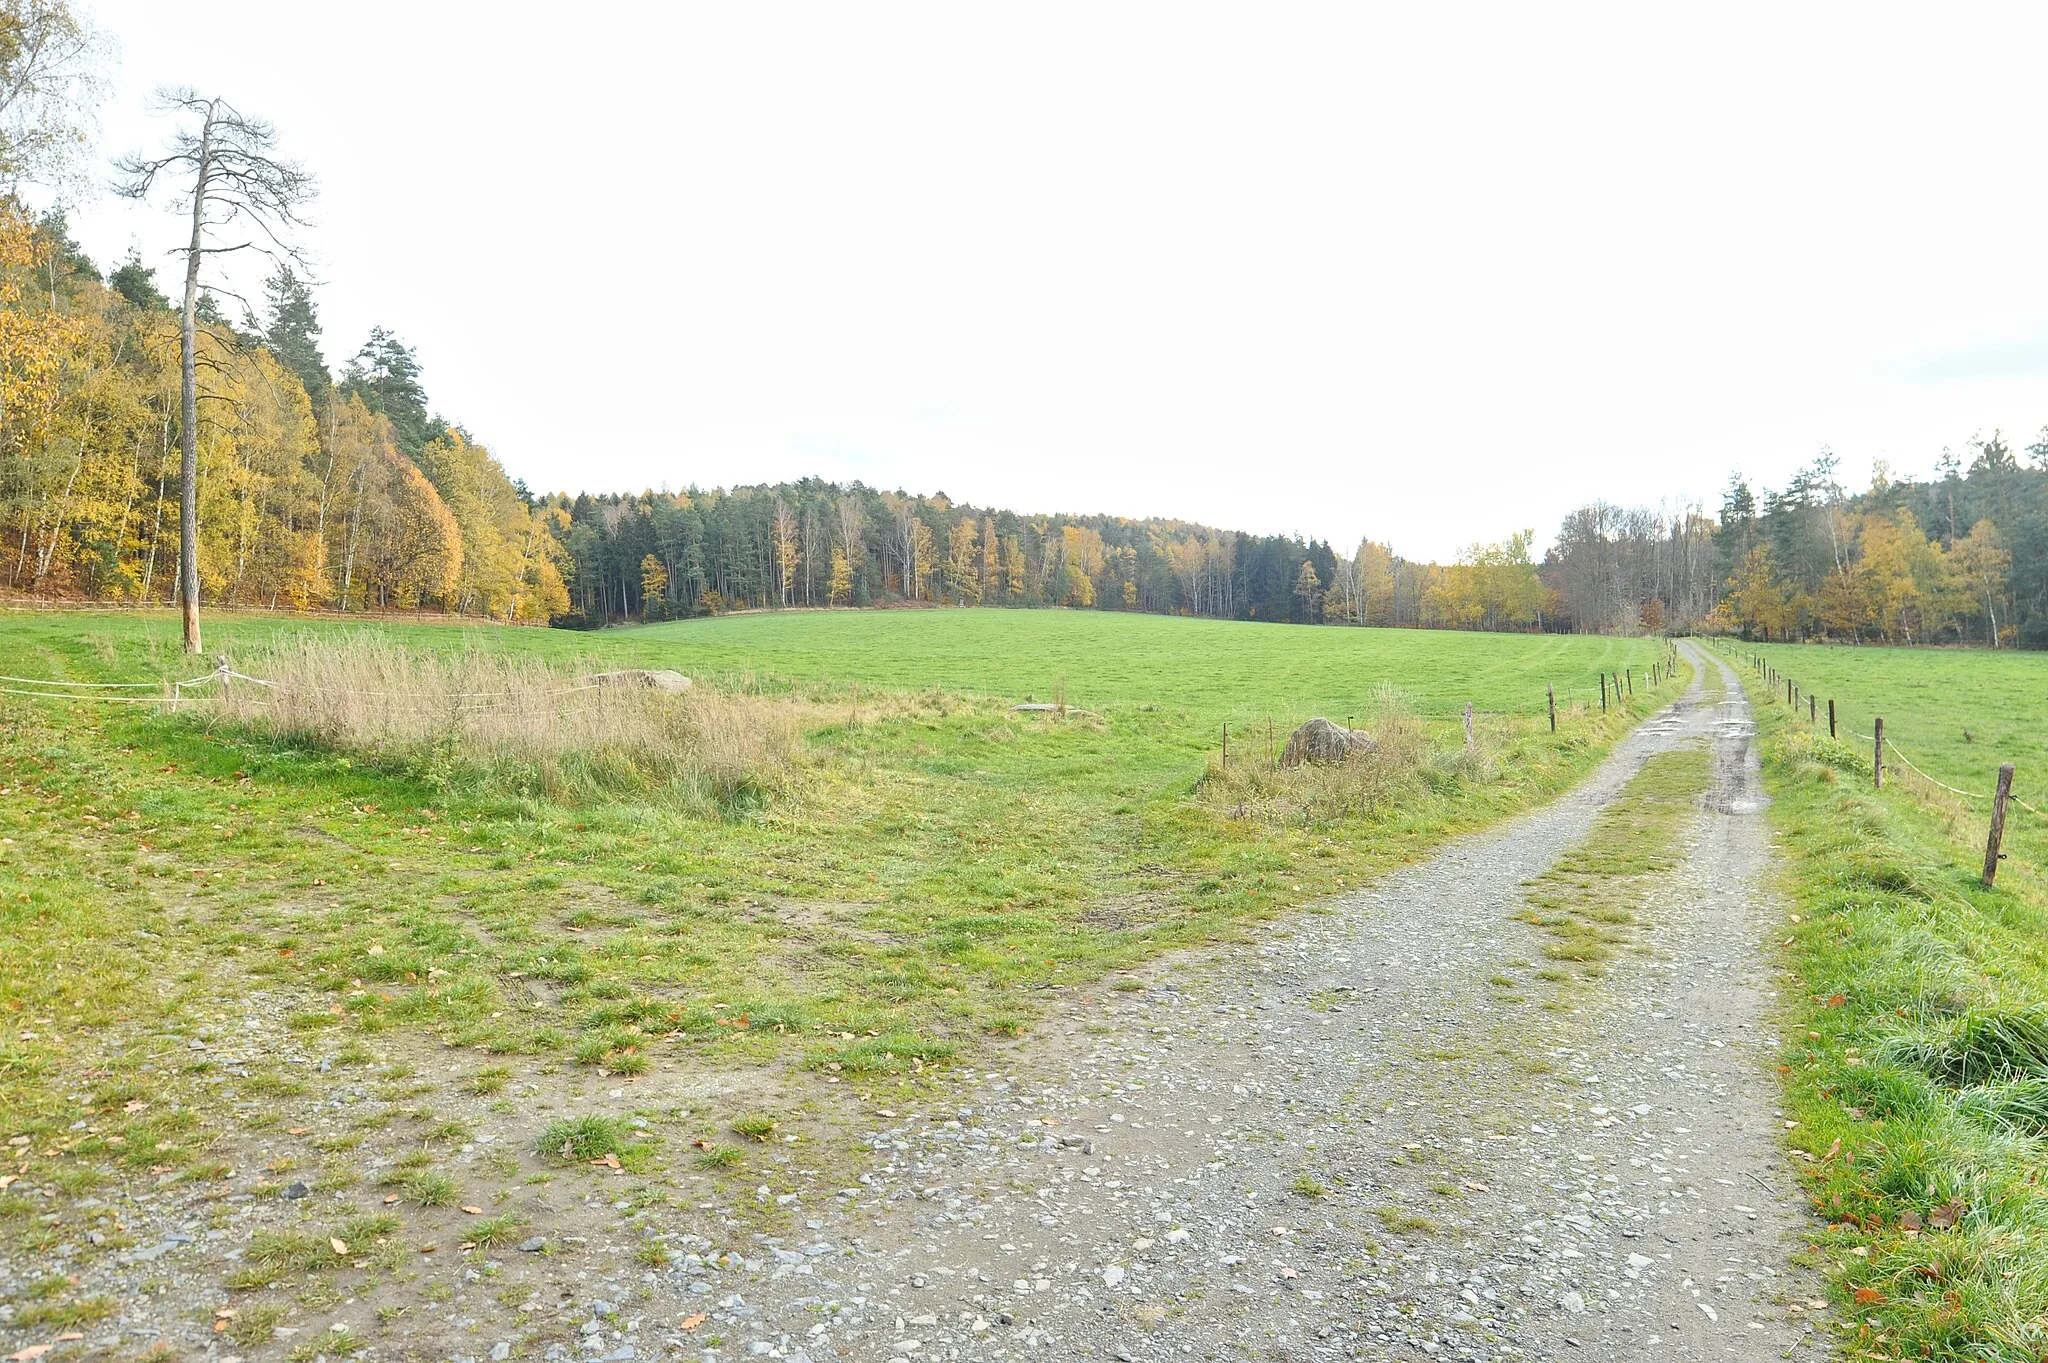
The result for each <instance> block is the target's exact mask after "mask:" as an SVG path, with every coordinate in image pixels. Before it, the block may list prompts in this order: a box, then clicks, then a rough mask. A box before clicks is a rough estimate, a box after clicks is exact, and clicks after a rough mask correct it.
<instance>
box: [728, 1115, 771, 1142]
mask: <svg viewBox="0 0 2048 1363" xmlns="http://www.w3.org/2000/svg"><path fill="white" fill-rule="evenodd" d="M780 1125H781V1123H780V1122H778V1121H776V1120H775V1119H774V1118H773V1117H771V1116H769V1115H768V1114H767V1113H765V1112H749V1113H745V1114H743V1115H741V1116H738V1117H735V1118H733V1119H732V1129H733V1133H734V1134H735V1135H739V1136H745V1137H747V1138H748V1139H749V1140H756V1141H765V1140H767V1139H768V1138H769V1137H770V1136H773V1135H774V1134H775V1131H776V1128H777V1127H779V1126H780Z"/></svg>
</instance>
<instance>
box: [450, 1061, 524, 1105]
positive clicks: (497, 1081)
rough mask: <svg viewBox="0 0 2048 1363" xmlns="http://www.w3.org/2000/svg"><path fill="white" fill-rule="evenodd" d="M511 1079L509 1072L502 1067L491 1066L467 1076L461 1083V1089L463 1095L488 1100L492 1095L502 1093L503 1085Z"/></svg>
mask: <svg viewBox="0 0 2048 1363" xmlns="http://www.w3.org/2000/svg"><path fill="white" fill-rule="evenodd" d="M511 1079H512V1071H511V1070H509V1069H507V1068H506V1067H505V1066H503V1065H491V1066H488V1067H487V1068H484V1069H480V1070H478V1071H477V1072H476V1073H475V1074H472V1075H471V1076H469V1078H468V1079H467V1080H466V1081H465V1082H464V1083H463V1085H462V1088H463V1091H464V1092H465V1093H472V1094H475V1095H476V1096H477V1097H479V1098H488V1097H490V1096H492V1095H493V1094H496V1093H500V1092H502V1091H503V1090H504V1088H505V1085H506V1084H508V1083H510V1082H511Z"/></svg>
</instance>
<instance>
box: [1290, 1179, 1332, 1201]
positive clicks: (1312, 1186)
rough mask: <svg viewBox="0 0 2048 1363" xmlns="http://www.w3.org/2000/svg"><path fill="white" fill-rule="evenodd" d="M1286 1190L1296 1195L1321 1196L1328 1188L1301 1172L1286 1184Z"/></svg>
mask: <svg viewBox="0 0 2048 1363" xmlns="http://www.w3.org/2000/svg"><path fill="white" fill-rule="evenodd" d="M1287 1191H1288V1192H1290V1193H1293V1194H1294V1195H1295V1196H1296V1197H1321V1196H1323V1195H1324V1194H1325V1193H1327V1192H1329V1191H1330V1190H1329V1189H1328V1188H1325V1187H1324V1186H1323V1185H1322V1184H1320V1183H1318V1182H1316V1181H1315V1180H1314V1179H1312V1178H1310V1177H1309V1176H1308V1175H1307V1174H1302V1175H1299V1176H1298V1177H1296V1178H1295V1180H1294V1181H1293V1182H1292V1183H1290V1184H1288V1185H1287Z"/></svg>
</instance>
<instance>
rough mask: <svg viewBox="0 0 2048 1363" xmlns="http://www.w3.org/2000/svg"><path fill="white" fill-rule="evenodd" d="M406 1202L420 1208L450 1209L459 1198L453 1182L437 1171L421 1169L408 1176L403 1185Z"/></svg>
mask: <svg viewBox="0 0 2048 1363" xmlns="http://www.w3.org/2000/svg"><path fill="white" fill-rule="evenodd" d="M403 1187H404V1189H405V1196H406V1198H407V1200H409V1201H411V1202H412V1203H414V1204H415V1205H417V1206H421V1207H452V1206H454V1205H455V1200H456V1198H458V1197H459V1196H461V1191H460V1190H459V1189H458V1188H457V1187H456V1186H455V1180H454V1179H452V1178H450V1177H449V1176H448V1175H446V1174H444V1173H440V1172H439V1171H437V1170H432V1169H422V1170H419V1171H418V1172H416V1173H414V1174H412V1175H410V1176H409V1177H407V1179H406V1180H405V1183H404V1185H403Z"/></svg>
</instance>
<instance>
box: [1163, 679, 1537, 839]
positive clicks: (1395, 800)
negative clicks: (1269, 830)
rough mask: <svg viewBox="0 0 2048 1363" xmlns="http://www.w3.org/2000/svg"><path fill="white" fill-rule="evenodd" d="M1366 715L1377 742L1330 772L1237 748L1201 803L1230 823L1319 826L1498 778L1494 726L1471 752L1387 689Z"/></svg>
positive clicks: (1203, 786)
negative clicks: (1436, 731)
mask: <svg viewBox="0 0 2048 1363" xmlns="http://www.w3.org/2000/svg"><path fill="white" fill-rule="evenodd" d="M1367 709H1368V713H1367V715H1366V716H1365V722H1364V723H1363V724H1362V725H1361V726H1359V727H1361V728H1362V729H1363V730H1364V731H1365V732H1366V733H1368V734H1371V735H1372V739H1373V745H1372V747H1371V749H1370V750H1368V751H1364V752H1356V753H1353V754H1352V755H1351V757H1350V758H1349V759H1348V760H1346V761H1344V762H1341V763H1335V764H1332V765H1329V766H1315V765H1312V764H1308V763H1304V764H1303V765H1301V766H1299V767H1292V768H1289V767H1282V766H1280V765H1279V761H1278V757H1279V754H1278V753H1277V752H1271V753H1267V752H1258V753H1246V754H1244V755H1243V756H1239V755H1237V752H1238V750H1237V745H1235V744H1233V745H1232V757H1231V760H1230V765H1229V766H1228V767H1224V766H1221V765H1220V764H1217V763H1212V764H1211V765H1210V767H1209V770H1208V771H1207V773H1205V774H1204V775H1203V777H1202V780H1201V783H1200V785H1199V787H1198V789H1197V792H1196V793H1197V798H1198V799H1199V800H1200V801H1201V802H1202V803H1203V804H1205V805H1207V806H1209V807H1210V808H1212V809H1216V810H1218V811H1220V812H1222V813H1225V814H1228V815H1230V816H1231V817H1232V818H1237V819H1248V820H1252V821H1254V822H1258V823H1263V824H1267V825H1269V826H1273V827H1284V826H1290V825H1295V826H1300V825H1315V824H1322V823H1328V822H1335V821H1338V820H1343V819H1356V818H1365V819H1372V818H1377V817H1381V816H1384V815H1386V814H1388V813H1390V812H1391V811H1393V810H1396V809H1399V808H1402V807H1404V806H1406V805H1409V804H1412V803H1413V802H1414V801H1416V800H1417V799H1418V798H1421V797H1424V796H1427V795H1431V794H1444V793H1449V792H1450V791H1453V790H1455V789H1456V788H1457V787H1458V786H1460V785H1463V784H1466V783H1468V782H1475V781H1490V780H1492V779H1493V777H1494V776H1495V775H1496V774H1497V767H1498V751H1497V747H1496V744H1495V742H1494V736H1493V735H1492V733H1491V732H1490V726H1489V729H1483V730H1482V731H1481V732H1480V733H1479V734H1478V735H1477V739H1478V741H1477V742H1476V743H1475V744H1474V745H1473V746H1471V747H1469V748H1468V747H1466V746H1465V745H1464V742H1463V737H1462V734H1460V735H1459V736H1458V737H1457V738H1456V739H1455V740H1454V742H1452V743H1447V744H1443V745H1439V744H1438V743H1437V742H1435V741H1434V740H1432V738H1431V737H1430V734H1429V731H1428V730H1427V729H1426V728H1425V727H1424V725H1423V722H1422V720H1421V719H1420V718H1419V717H1418V716H1417V715H1416V714H1415V712H1414V711H1413V710H1412V709H1411V708H1410V707H1409V705H1408V703H1407V701H1406V700H1405V699H1404V698H1403V697H1402V695H1401V693H1400V692H1399V691H1398V690H1397V689H1395V688H1394V687H1393V686H1391V685H1389V684H1385V683H1382V684H1381V685H1380V687H1379V688H1378V690H1376V691H1375V692H1374V694H1373V697H1372V701H1371V703H1370V704H1369V706H1368V707H1367Z"/></svg>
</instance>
